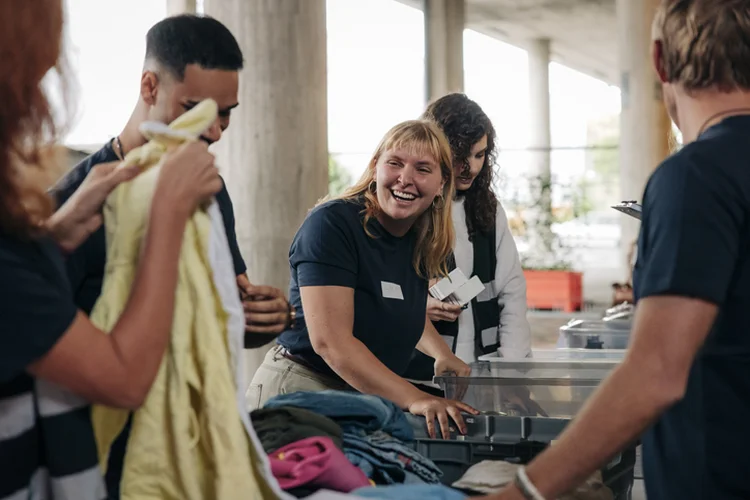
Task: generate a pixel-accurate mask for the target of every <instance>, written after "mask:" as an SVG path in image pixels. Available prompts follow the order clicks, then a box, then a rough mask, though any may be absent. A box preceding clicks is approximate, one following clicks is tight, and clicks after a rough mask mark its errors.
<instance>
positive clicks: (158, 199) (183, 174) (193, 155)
mask: <svg viewBox="0 0 750 500" xmlns="http://www.w3.org/2000/svg"><path fill="white" fill-rule="evenodd" d="M214 159H215V158H214V155H212V154H211V153H209V152H208V144H206V143H205V142H204V141H193V142H188V143H185V144H183V145H181V146H180V147H178V148H177V149H175V150H174V151H171V152H169V153H167V154H166V158H165V160H164V163H163V164H162V166H161V171H160V172H159V180H158V181H157V185H156V192H155V193H154V202H155V205H154V208H155V209H157V210H164V211H177V212H178V213H180V214H181V215H184V216H186V217H189V216H190V215H192V213H193V212H194V211H195V209H196V208H197V207H198V206H199V205H201V204H202V203H204V202H205V201H207V200H208V199H210V198H211V197H212V196H214V195H215V194H216V193H218V192H219V191H220V190H221V187H222V182H221V178H220V177H219V170H218V169H217V168H216V166H215V165H214ZM156 203H159V205H156Z"/></svg>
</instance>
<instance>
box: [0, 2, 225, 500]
mask: <svg viewBox="0 0 750 500" xmlns="http://www.w3.org/2000/svg"><path fill="white" fill-rule="evenodd" d="M63 23H64V11H63V5H62V0H24V1H22V2H0V470H2V473H0V498H54V499H57V500H59V499H76V500H94V499H101V498H105V497H106V491H105V489H104V483H103V480H102V478H101V476H100V471H99V468H98V456H97V450H96V444H95V441H94V435H93V430H92V427H91V421H90V411H89V404H91V403H101V404H106V405H110V406H115V407H121V408H137V407H138V406H139V405H140V404H141V403H142V401H143V400H144V398H145V397H146V395H147V393H148V391H149V389H150V387H151V384H152V382H153V381H154V378H155V376H156V373H157V370H158V368H159V365H160V363H161V359H162V356H163V354H164V351H165V349H166V346H167V343H168V340H169V334H170V330H171V324H172V315H173V309H174V308H173V303H174V293H175V288H176V283H177V262H178V255H179V251H180V247H181V245H182V237H183V232H184V228H185V224H186V222H187V220H188V218H189V217H190V215H191V214H192V213H193V211H194V210H195V208H196V207H197V206H199V205H200V204H201V203H203V202H204V201H205V200H207V199H209V198H210V197H212V196H213V195H214V194H215V193H217V192H218V191H219V190H220V189H221V186H222V183H221V180H220V178H219V175H218V170H217V169H216V167H215V166H214V158H213V155H211V154H210V153H209V152H208V149H207V148H208V147H207V145H206V144H205V143H203V142H201V141H198V142H195V143H191V144H188V145H186V146H182V147H181V148H179V149H177V150H175V151H173V152H171V153H170V154H169V156H168V158H167V159H166V160H165V162H164V163H163V165H162V168H161V171H160V173H159V180H158V186H157V189H156V194H155V196H154V202H153V205H152V207H151V214H150V220H149V228H148V232H147V236H146V241H145V244H144V248H143V252H144V257H143V259H141V263H140V265H139V267H138V269H137V271H136V277H135V282H134V286H133V290H132V294H131V296H130V300H129V302H128V304H127V307H126V309H125V311H124V312H123V314H122V316H121V318H120V320H119V322H118V323H117V325H116V326H115V327H114V329H113V330H112V332H111V334H110V335H107V334H105V333H104V332H102V331H101V330H99V329H98V328H96V327H95V326H94V325H93V324H92V323H91V321H89V319H88V318H87V317H86V315H85V314H83V313H82V312H81V311H79V310H78V309H77V308H76V306H75V304H74V299H73V295H72V292H71V289H70V284H69V282H68V279H67V277H66V274H65V266H64V254H66V253H69V252H71V251H73V250H74V249H75V248H76V247H77V246H78V245H79V244H80V243H81V242H82V241H84V240H85V239H86V238H87V237H88V236H89V235H90V234H91V233H92V232H93V231H95V230H96V229H98V227H99V226H100V225H101V223H102V219H101V215H100V208H101V205H102V203H103V202H104V200H105V198H106V197H107V195H108V194H109V193H110V192H111V191H112V189H114V188H115V187H116V186H117V185H118V184H119V183H121V182H123V181H126V180H128V179H130V178H132V177H133V176H135V175H137V173H138V170H133V169H127V168H117V165H115V164H106V165H100V166H98V167H97V168H95V169H94V170H92V172H91V173H90V174H89V175H88V177H87V179H86V180H85V181H84V182H83V184H82V185H81V186H80V188H79V189H78V190H77V192H76V193H75V194H73V196H71V197H70V198H69V199H68V201H67V202H66V203H65V204H64V205H63V206H62V207H60V208H59V209H58V210H57V211H56V212H55V213H52V207H53V201H52V200H51V199H50V197H49V196H48V194H47V192H46V188H47V187H48V186H47V185H44V184H42V183H41V182H40V181H39V179H40V178H41V177H43V175H39V174H44V173H45V171H46V170H47V169H48V168H49V165H47V163H49V162H48V161H45V160H46V159H47V156H48V155H47V154H46V153H45V152H46V151H48V146H49V145H50V144H52V143H53V142H54V140H55V138H56V134H55V131H56V130H57V127H56V126H55V125H56V124H55V122H54V120H53V113H52V110H51V107H50V103H49V101H48V99H47V96H46V95H45V92H44V87H43V85H42V79H43V78H44V77H45V76H46V75H47V74H48V73H50V72H58V73H59V74H60V75H61V76H64V75H62V72H61V71H60V68H61V66H62V65H61V64H60V51H61V40H62V33H63ZM63 80H64V78H63Z"/></svg>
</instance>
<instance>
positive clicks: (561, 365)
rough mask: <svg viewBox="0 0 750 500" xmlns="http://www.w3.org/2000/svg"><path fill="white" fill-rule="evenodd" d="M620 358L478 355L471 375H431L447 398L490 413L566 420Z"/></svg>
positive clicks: (576, 410)
mask: <svg viewBox="0 0 750 500" xmlns="http://www.w3.org/2000/svg"><path fill="white" fill-rule="evenodd" d="M619 362H620V359H607V358H592V359H534V358H527V359H523V360H509V359H506V358H501V357H495V358H483V360H481V361H476V362H474V363H472V364H471V375H470V376H468V377H455V376H451V375H444V376H438V377H435V379H434V380H435V383H437V384H438V385H439V386H440V388H441V389H443V391H445V395H446V397H447V398H448V399H456V400H460V401H463V402H465V403H466V404H468V405H470V406H472V407H473V408H475V409H477V410H479V411H481V412H485V413H489V414H495V415H504V416H518V417H535V416H539V417H555V418H571V417H573V416H575V415H576V414H577V413H578V411H579V410H580V408H581V406H583V403H584V402H585V401H586V400H587V399H588V398H589V397H590V396H591V394H592V393H593V392H594V390H595V389H596V387H597V386H598V385H599V383H600V382H601V380H602V379H603V378H604V377H606V376H607V375H608V374H609V372H611V371H612V369H613V368H614V367H615V366H617V364H618V363H619Z"/></svg>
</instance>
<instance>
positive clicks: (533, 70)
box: [528, 38, 552, 213]
mask: <svg viewBox="0 0 750 500" xmlns="http://www.w3.org/2000/svg"><path fill="white" fill-rule="evenodd" d="M528 57H529V119H530V120H529V121H530V124H531V131H530V134H529V143H530V144H529V146H530V148H531V150H532V153H531V154H532V156H533V166H532V169H531V170H532V172H533V174H534V175H535V176H537V177H538V178H539V180H540V181H542V182H547V183H549V182H551V176H552V174H551V150H550V149H551V147H552V133H551V126H550V97H549V63H550V41H549V40H548V39H546V38H542V39H538V40H534V41H532V43H531V44H530V45H529V47H528ZM540 194H541V195H542V199H541V200H539V201H540V205H541V207H540V208H541V209H542V210H544V211H546V212H548V213H551V198H550V191H549V189H545V190H544V192H542V193H540Z"/></svg>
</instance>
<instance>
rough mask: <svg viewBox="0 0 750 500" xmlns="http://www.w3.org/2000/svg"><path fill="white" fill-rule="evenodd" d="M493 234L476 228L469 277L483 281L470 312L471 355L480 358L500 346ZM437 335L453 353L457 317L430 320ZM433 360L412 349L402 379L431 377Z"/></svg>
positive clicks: (454, 262)
mask: <svg viewBox="0 0 750 500" xmlns="http://www.w3.org/2000/svg"><path fill="white" fill-rule="evenodd" d="M495 240H496V234H495V230H494V229H493V230H492V231H491V232H489V233H484V232H480V231H476V232H475V233H474V237H473V241H472V247H473V250H474V269H473V272H472V276H478V277H479V279H480V280H482V283H483V284H484V292H482V293H480V294H479V295H477V296H476V297H475V298H474V299H473V300H472V301H471V311H472V314H473V316H474V355H475V356H476V357H479V356H481V355H483V354H490V353H493V352H496V351H497V350H498V348H499V347H500V332H499V330H498V328H499V326H500V311H501V307H500V304H498V301H497V296H498V291H497V290H495V288H496V285H495V266H496V265H497V253H496V251H497V245H496V242H495ZM449 268H450V270H453V269H455V268H456V261H455V259H454V258H453V256H451V259H450V260H449ZM433 324H434V325H435V328H436V329H437V331H438V333H440V336H441V337H443V338H444V339H445V340H446V341H447V342H448V344H449V345H450V346H451V350H452V351H453V352H456V340H457V338H458V320H456V321H453V322H450V321H437V322H434V323H433ZM434 363H435V360H434V359H432V358H431V357H429V356H427V355H425V354H423V353H421V352H419V351H417V350H415V351H414V354H413V355H412V360H411V362H410V363H409V367H408V368H407V370H406V372H405V373H404V375H403V376H404V378H408V379H411V380H432V376H433V375H434V368H433V367H434Z"/></svg>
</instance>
